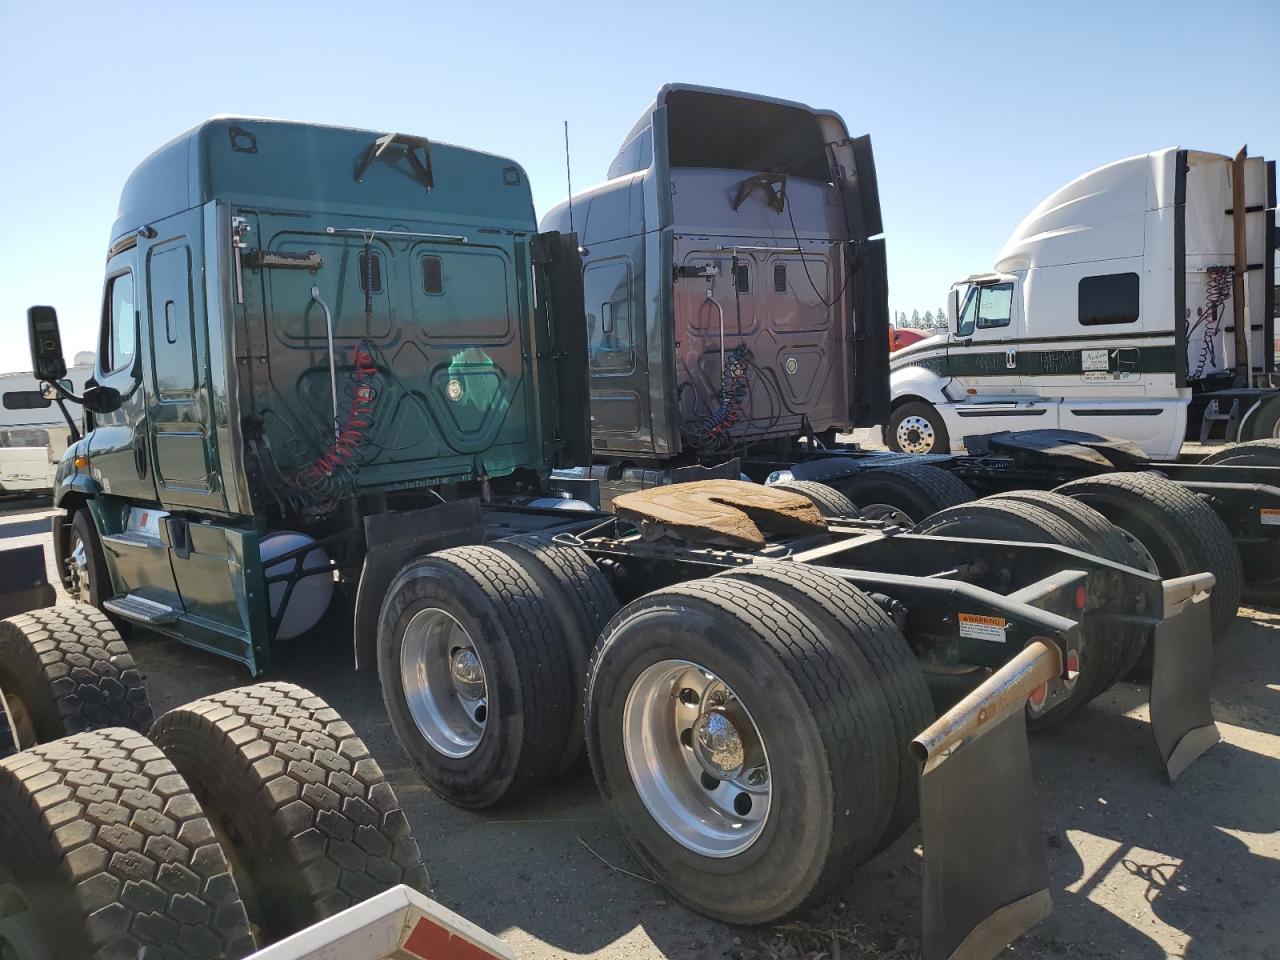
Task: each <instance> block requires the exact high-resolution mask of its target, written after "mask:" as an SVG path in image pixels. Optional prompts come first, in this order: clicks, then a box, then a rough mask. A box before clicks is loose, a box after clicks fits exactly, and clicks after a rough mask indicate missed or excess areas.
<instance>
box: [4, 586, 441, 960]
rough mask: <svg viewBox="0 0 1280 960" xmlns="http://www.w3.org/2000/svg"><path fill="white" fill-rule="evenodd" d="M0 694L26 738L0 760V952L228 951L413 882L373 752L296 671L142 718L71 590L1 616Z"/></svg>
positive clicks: (209, 955)
mask: <svg viewBox="0 0 1280 960" xmlns="http://www.w3.org/2000/svg"><path fill="white" fill-rule="evenodd" d="M0 693H2V694H3V696H2V697H0V703H3V704H6V705H7V707H8V712H7V717H6V720H5V724H4V727H3V730H4V731H7V740H8V741H11V742H12V746H14V747H17V748H21V749H17V750H15V751H13V752H11V753H10V755H8V756H5V757H3V758H2V759H0V824H3V834H4V838H5V839H4V842H3V843H0V954H2V955H3V956H6V957H8V956H11V955H12V956H16V957H18V958H21V960H55V958H63V957H92V958H95V960H108V958H113V960H114V958H128V960H135V958H137V957H141V956H146V957H148V958H150V960H160V958H174V960H196V958H199V960H235V958H240V957H244V956H247V955H248V954H250V953H252V952H254V951H255V950H256V949H257V948H258V947H260V946H266V945H267V944H269V943H272V942H275V941H276V940H279V939H281V938H283V937H286V936H289V935H290V934H293V933H295V932H297V931H298V930H300V929H302V928H303V927H306V926H308V925H310V924H312V923H315V922H317V921H319V920H322V919H324V918H326V917H328V916H332V915H333V914H334V913H337V912H339V911H341V910H343V909H346V908H347V907H349V906H351V905H352V904H354V903H356V902H358V901H361V900H363V899H366V898H368V897H370V896H372V895H374V894H376V893H378V892H380V891H382V890H385V889H389V888H390V887H393V886H395V885H397V884H401V883H403V884H407V885H409V886H411V887H414V888H416V889H419V890H424V891H425V890H426V888H427V875H426V871H425V869H424V868H423V866H422V861H421V856H420V853H419V850H418V846H417V843H416V842H415V841H414V839H413V836H412V835H411V833H410V831H409V826H408V822H407V820H406V819H405V816H404V813H403V811H402V810H401V809H400V805H399V802H398V800H397V799H396V796H395V793H394V791H393V790H392V789H391V786H390V784H389V783H388V782H387V780H386V777H385V776H384V775H383V773H382V771H381V769H379V767H378V764H377V762H376V761H375V760H374V759H373V758H372V757H371V756H370V754H369V751H368V749H367V748H366V747H365V745H364V743H363V742H362V741H361V740H360V738H359V737H357V736H356V735H355V733H354V731H353V730H352V729H351V727H350V726H349V725H348V724H347V723H345V722H344V721H343V720H342V718H341V717H340V716H338V714H337V712H336V711H334V710H333V709H332V708H330V707H329V706H328V704H326V703H325V702H324V701H323V700H322V699H320V698H319V697H316V696H315V695H314V694H312V693H310V692H309V691H307V690H304V689H302V688H301V687H297V686H294V685H293V684H287V683H263V684H256V685H254V686H250V687H243V688H240V689H237V690H230V691H226V692H224V693H220V694H216V695H214V696H211V697H206V698H204V699H202V700H197V701H195V702H194V703H189V704H186V705H184V706H181V707H178V708H176V709H174V710H171V711H169V712H168V713H166V714H165V715H163V716H162V717H160V719H159V720H157V721H156V722H155V723H154V725H153V724H152V723H151V708H150V704H149V703H148V702H147V699H146V694H145V689H144V688H143V686H142V682H141V678H140V677H139V676H138V673H137V668H136V666H135V665H134V663H133V659H132V657H130V655H129V652H128V650H127V648H126V647H125V645H124V642H123V641H122V640H121V639H120V637H119V635H118V634H117V633H116V632H115V631H114V628H112V627H111V625H110V622H109V621H107V620H106V618H105V617H104V616H102V614H100V613H99V612H98V611H96V610H94V609H92V608H86V607H81V606H78V605H71V606H67V607H54V608H49V609H47V610H38V611H34V612H31V613H28V614H23V615H21V616H19V617H14V618H12V619H10V620H5V621H0ZM148 727H149V728H150V734H149V735H147V734H145V733H143V732H142V731H143V730H146V729H147V728H148ZM0 742H2V741H0Z"/></svg>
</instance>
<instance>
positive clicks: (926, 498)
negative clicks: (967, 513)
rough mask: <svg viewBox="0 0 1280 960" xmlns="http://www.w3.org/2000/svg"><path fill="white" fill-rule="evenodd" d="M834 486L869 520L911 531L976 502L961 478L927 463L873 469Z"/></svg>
mask: <svg viewBox="0 0 1280 960" xmlns="http://www.w3.org/2000/svg"><path fill="white" fill-rule="evenodd" d="M832 486H834V487H835V488H836V489H837V490H839V491H840V492H841V493H843V494H844V495H845V496H846V497H848V498H849V499H850V500H852V501H853V503H854V504H856V505H857V507H858V509H859V510H860V511H861V513H862V515H863V516H864V517H866V518H867V519H868V520H891V521H894V522H897V523H900V524H903V525H904V526H908V527H909V526H912V525H914V524H917V523H919V522H920V521H921V520H923V519H924V518H925V517H927V516H929V515H930V514H934V513H937V512H938V511H939V510H945V509H946V508H947V507H954V506H956V505H957V504H961V503H968V502H969V501H970V500H972V499H973V498H974V493H973V491H972V490H970V489H969V485H968V484H966V483H965V482H964V481H963V480H961V479H960V478H959V477H957V476H955V475H954V474H951V473H948V472H947V471H946V470H942V469H940V468H939V467H935V466H932V465H931V464H927V463H900V464H895V465H893V466H888V467H871V468H869V469H866V470H859V471H858V472H857V473H854V474H851V475H849V476H847V477H842V478H840V479H839V480H837V481H833V483H832Z"/></svg>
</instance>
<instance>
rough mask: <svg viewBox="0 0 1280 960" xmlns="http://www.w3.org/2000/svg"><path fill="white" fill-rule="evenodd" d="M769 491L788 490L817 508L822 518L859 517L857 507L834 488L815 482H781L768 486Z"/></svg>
mask: <svg viewBox="0 0 1280 960" xmlns="http://www.w3.org/2000/svg"><path fill="white" fill-rule="evenodd" d="M769 489H770V490H790V491H791V492H792V493H798V494H800V495H801V496H802V497H806V498H808V500H809V502H810V503H812V504H813V505H814V506H815V507H817V508H818V512H819V513H820V514H822V515H823V517H853V518H855V519H856V518H857V517H861V516H862V514H861V513H860V512H859V511H858V508H857V506H856V505H855V504H854V502H853V501H852V500H850V499H849V498H848V497H846V496H845V495H844V494H843V493H841V492H840V491H839V490H837V489H836V488H835V487H832V486H828V485H827V484H825V483H818V482H817V481H816V480H783V481H781V482H779V483H774V484H770V485H769Z"/></svg>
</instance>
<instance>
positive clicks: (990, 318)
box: [978, 283, 1013, 330]
mask: <svg viewBox="0 0 1280 960" xmlns="http://www.w3.org/2000/svg"><path fill="white" fill-rule="evenodd" d="M978 294H979V296H978V329H979V330H992V329H995V328H996V327H1007V326H1008V325H1009V315H1010V313H1011V312H1012V307H1013V284H1012V283H997V284H995V285H993V286H990V287H979V288H978Z"/></svg>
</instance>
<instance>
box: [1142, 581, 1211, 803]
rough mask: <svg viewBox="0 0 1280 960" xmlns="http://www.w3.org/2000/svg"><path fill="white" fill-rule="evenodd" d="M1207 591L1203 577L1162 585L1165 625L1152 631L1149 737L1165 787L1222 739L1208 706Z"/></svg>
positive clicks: (1208, 624) (1209, 668)
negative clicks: (1160, 764)
mask: <svg viewBox="0 0 1280 960" xmlns="http://www.w3.org/2000/svg"><path fill="white" fill-rule="evenodd" d="M1212 587H1213V576H1212V574H1207V573H1203V574H1196V575H1194V576H1190V577H1179V578H1178V579H1176V580H1166V581H1165V582H1164V620H1163V621H1162V622H1161V623H1160V625H1159V626H1157V627H1156V631H1155V638H1154V643H1155V664H1154V666H1153V668H1152V671H1151V732H1152V734H1154V736H1155V740H1156V747H1157V748H1158V749H1159V751H1160V758H1161V759H1162V760H1163V761H1164V765H1165V771H1166V772H1167V773H1168V774H1169V780H1170V782H1172V781H1174V780H1177V779H1178V777H1179V775H1181V773H1182V771H1184V770H1185V769H1187V767H1188V766H1189V765H1190V764H1191V762H1192V761H1194V760H1195V759H1196V758H1197V757H1199V756H1200V755H1201V754H1202V753H1204V752H1205V751H1206V750H1208V749H1209V748H1210V747H1212V746H1213V745H1214V744H1215V743H1217V742H1218V740H1219V739H1221V737H1220V735H1219V734H1218V727H1217V725H1216V724H1214V722H1213V712H1212V708H1211V706H1210V701H1209V689H1210V684H1211V682H1212V674H1213V628H1212V625H1211V624H1210V621H1209V591H1210V590H1211V589H1212Z"/></svg>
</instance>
